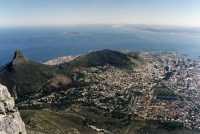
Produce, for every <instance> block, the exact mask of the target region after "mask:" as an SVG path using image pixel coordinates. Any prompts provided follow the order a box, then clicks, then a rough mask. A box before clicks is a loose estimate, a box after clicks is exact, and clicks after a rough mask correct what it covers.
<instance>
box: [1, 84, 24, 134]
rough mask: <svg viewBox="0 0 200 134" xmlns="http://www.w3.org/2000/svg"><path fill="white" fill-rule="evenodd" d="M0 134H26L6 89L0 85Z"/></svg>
mask: <svg viewBox="0 0 200 134" xmlns="http://www.w3.org/2000/svg"><path fill="white" fill-rule="evenodd" d="M0 134H26V130H25V125H24V122H23V121H22V119H21V117H20V114H19V112H18V110H17V109H16V107H15V102H14V99H13V98H12V97H11V95H10V93H9V92H8V89H7V87H5V86H3V85H1V84H0Z"/></svg>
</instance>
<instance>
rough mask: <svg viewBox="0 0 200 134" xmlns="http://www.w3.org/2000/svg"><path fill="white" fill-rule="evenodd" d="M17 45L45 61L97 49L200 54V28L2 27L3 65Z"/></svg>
mask: <svg viewBox="0 0 200 134" xmlns="http://www.w3.org/2000/svg"><path fill="white" fill-rule="evenodd" d="M16 49H21V51H22V52H23V53H24V55H25V56H26V57H28V58H29V59H32V60H36V61H38V62H43V61H45V60H48V59H52V58H55V57H58V56H64V55H80V54H83V53H87V52H90V51H93V50H99V49H114V50H122V51H158V52H162V51H177V52H179V53H183V54H187V55H189V56H191V57H195V58H196V57H198V56H200V28H185V27H167V26H166V27H165V26H146V25H83V26H66V27H13V28H0V65H2V64H5V63H7V62H8V61H9V60H10V59H11V58H12V55H13V52H14V51H15V50H16Z"/></svg>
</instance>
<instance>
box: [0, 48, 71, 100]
mask: <svg viewBox="0 0 200 134" xmlns="http://www.w3.org/2000/svg"><path fill="white" fill-rule="evenodd" d="M59 74H62V75H65V76H66V77H68V76H67V74H66V73H65V72H64V71H62V70H59V69H58V68H56V67H51V66H47V65H43V64H40V63H36V62H33V61H29V60H27V59H26V58H24V57H23V55H22V54H21V52H19V51H17V52H16V53H15V55H14V58H13V60H12V61H11V62H10V63H9V64H8V65H7V66H5V67H4V68H3V70H1V72H0V82H1V83H3V84H5V85H6V86H7V87H8V88H9V89H10V92H11V94H12V95H13V96H15V97H16V98H17V99H18V101H19V100H24V99H27V98H30V97H33V96H37V95H40V94H42V93H43V91H45V90H48V80H50V79H52V78H54V77H56V76H57V75H59Z"/></svg>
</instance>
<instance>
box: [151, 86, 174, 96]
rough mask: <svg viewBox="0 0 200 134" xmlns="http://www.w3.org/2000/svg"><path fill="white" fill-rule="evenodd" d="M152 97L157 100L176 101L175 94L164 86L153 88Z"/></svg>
mask: <svg viewBox="0 0 200 134" xmlns="http://www.w3.org/2000/svg"><path fill="white" fill-rule="evenodd" d="M154 96H156V98H157V99H164V100H174V99H177V95H176V94H175V92H174V90H173V89H170V88H168V87H166V86H164V85H161V86H156V87H154Z"/></svg>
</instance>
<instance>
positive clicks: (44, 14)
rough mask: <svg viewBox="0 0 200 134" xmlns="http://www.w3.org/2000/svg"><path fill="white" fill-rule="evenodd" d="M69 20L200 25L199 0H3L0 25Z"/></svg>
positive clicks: (38, 23)
mask: <svg viewBox="0 0 200 134" xmlns="http://www.w3.org/2000/svg"><path fill="white" fill-rule="evenodd" d="M67 24H159V25H180V26H198V27H200V0H0V26H29V25H58V26H59V25H67Z"/></svg>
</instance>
